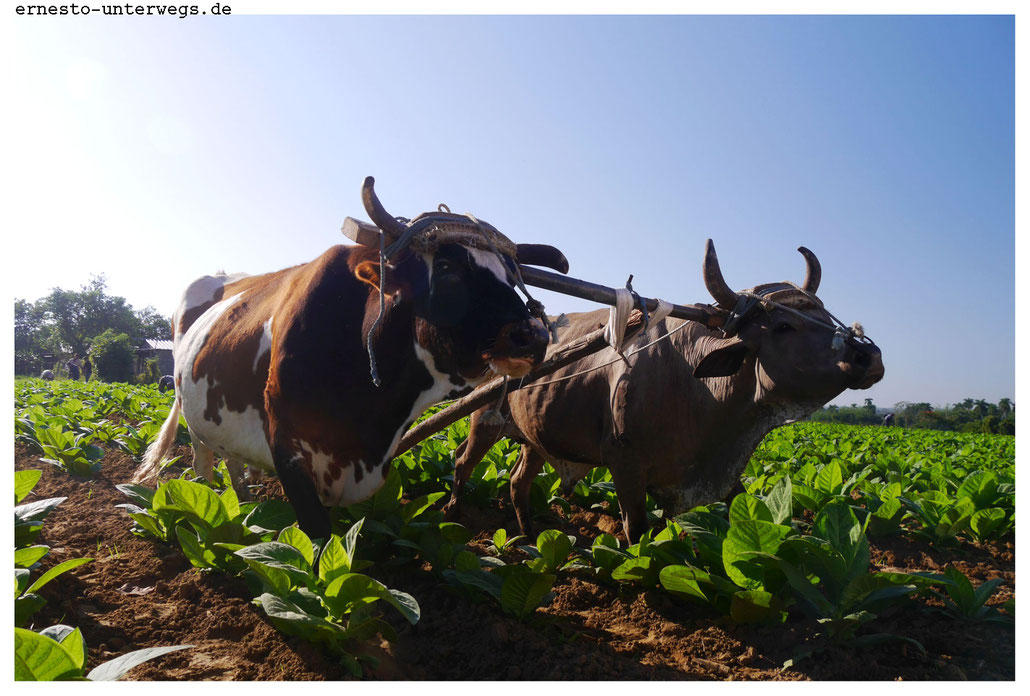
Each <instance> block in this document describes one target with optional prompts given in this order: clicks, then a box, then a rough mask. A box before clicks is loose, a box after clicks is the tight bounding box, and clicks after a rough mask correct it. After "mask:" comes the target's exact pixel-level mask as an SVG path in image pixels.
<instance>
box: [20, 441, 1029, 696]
mask: <svg viewBox="0 0 1030 696" xmlns="http://www.w3.org/2000/svg"><path fill="white" fill-rule="evenodd" d="M180 453H181V454H183V455H184V457H183V461H185V462H188V461H189V460H190V452H189V449H188V448H181V452H180ZM135 467H136V464H135V462H133V461H132V459H131V458H130V457H128V456H127V455H125V454H123V453H121V452H108V453H107V455H106V456H105V457H104V459H103V460H102V469H101V471H100V474H99V476H98V477H97V478H96V479H95V480H92V481H79V480H75V479H73V478H71V477H70V476H68V475H67V474H64V473H62V472H60V471H59V470H56V469H54V468H53V467H51V466H50V465H48V464H44V463H41V462H39V461H38V460H37V457H36V456H35V455H33V454H31V453H30V452H28V451H27V450H26V449H25V448H24V447H23V446H21V445H18V446H16V448H15V468H16V469H28V468H36V469H42V471H43V476H42V478H41V480H40V482H39V484H37V486H36V489H35V490H34V491H33V493H32V495H31V497H30V500H33V499H42V498H50V497H55V496H67V497H68V500H66V501H65V502H64V503H63V504H61V505H60V506H59V507H58V508H57V509H56V510H54V511H53V512H52V513H51V514H50V516H49V517H48V518H47V519H46V522H45V524H44V527H43V532H42V537H41V540H40V541H39V543H43V544H47V545H49V546H50V547H51V548H52V551H51V552H50V554H49V555H48V556H47V557H46V558H45V559H44V561H43V564H44V566H45V567H49V566H50V565H54V564H56V563H59V562H61V561H63V560H66V559H69V558H78V557H91V558H93V559H95V560H94V562H92V563H89V564H87V565H85V566H82V567H80V568H77V569H76V570H74V571H71V572H69V573H66V574H64V575H62V576H60V577H58V578H57V579H56V580H54V581H53V582H51V583H50V584H49V585H47V586H46V587H44V588H43V590H42V591H41V594H42V595H43V596H44V597H45V598H46V599H47V605H46V606H45V607H43V609H41V610H40V611H39V612H38V613H37V614H36V615H35V616H34V617H33V620H34V626H35V627H36V628H37V629H38V628H42V627H45V626H49V625H51V624H55V623H65V624H68V625H71V626H78V627H79V628H81V629H82V632H83V635H84V636H85V638H86V642H87V644H88V646H89V664H90V667H92V666H95V665H97V664H99V663H101V662H105V661H107V660H110V659H112V658H114V657H117V656H118V655H120V654H122V653H125V652H127V651H129V650H134V649H138V648H143V647H150V646H161V645H178V644H192V645H194V646H195V647H194V648H192V649H188V650H182V651H179V652H175V653H170V654H168V655H165V656H163V657H161V658H158V659H156V660H153V661H151V662H148V663H146V664H144V665H141V666H140V667H137V668H136V669H134V670H133V671H132V672H130V674H129V676H128V678H129V679H135V680H345V679H351V678H352V677H351V676H350V674H349V673H348V672H347V671H346V669H345V668H344V667H343V666H342V665H340V664H339V663H338V662H337V661H336V660H335V659H334V658H333V657H332V655H330V654H327V653H324V652H323V651H322V650H321V649H320V648H319V647H317V646H315V645H312V644H310V643H308V642H306V641H304V640H301V639H298V638H292V637H289V636H285V635H283V634H281V633H279V632H278V631H276V629H275V628H273V627H272V625H271V624H270V623H269V622H268V621H267V620H266V619H265V618H264V615H263V613H262V612H261V610H260V609H259V608H258V607H256V606H254V605H252V604H251V602H250V600H251V597H250V595H249V594H248V593H247V589H246V587H245V585H244V583H243V581H242V580H240V579H238V578H232V577H228V576H225V575H221V574H217V573H202V572H200V571H198V570H197V569H195V568H193V567H192V566H190V564H189V562H188V561H187V560H186V558H185V557H184V556H183V555H182V554H181V553H180V552H179V551H178V549H177V548H175V547H172V546H167V545H163V544H160V543H156V542H151V541H146V540H143V539H140V538H138V537H135V536H133V535H132V534H131V533H130V532H129V528H130V525H131V520H130V519H129V518H128V516H127V515H126V514H125V512H123V511H122V510H121V509H119V508H115V505H117V504H120V503H124V502H126V499H125V497H124V496H123V495H122V494H121V493H120V492H118V491H117V490H116V489H115V485H116V484H119V483H124V482H127V481H128V480H129V479H130V478H131V475H132V472H133V471H134V470H135ZM276 489H277V484H276V483H275V482H274V481H273V482H272V483H271V484H270V485H269V486H267V490H266V491H265V493H266V494H275V493H276ZM280 495H281V493H280ZM463 522H464V523H465V525H466V526H467V527H468V528H469V529H470V530H472V531H473V532H474V533H476V535H477V536H476V540H474V541H473V542H472V544H473V546H478V547H479V548H480V549H483V550H485V548H486V546H487V544H488V543H489V542H488V541H487V540H488V539H489V537H490V535H491V534H492V532H493V530H494V529H496V528H498V527H506V528H507V529H509V530H511V529H514V528H515V520H514V514H513V512H512V511H511V510H510V508H509V507H508V506H506V505H504V504H503V503H497V504H496V505H495V506H494V507H493V508H490V509H483V508H479V509H469V511H468V514H467V516H466V519H464V520H463ZM543 523H546V524H547V525H548V526H554V527H558V528H561V529H564V530H565V531H567V532H568V533H570V534H576V535H577V536H578V537H579V538H580V539H581V540H583V539H591V538H593V537H595V536H596V535H598V534H600V533H601V532H604V531H607V532H610V533H614V532H616V531H617V528H618V526H617V522H616V520H614V519H613V518H612V517H610V516H608V515H604V514H599V513H597V512H592V511H583V510H578V509H575V508H574V511H573V514H572V515H571V517H570V518H569V519H564V518H561V517H559V516H558V515H557V514H556V515H555V517H554V518H553V519H551V520H546V521H544V522H542V523H541V526H540V528H541V529H543V528H544V526H542V525H543ZM872 562H873V565H875V566H876V567H877V568H878V569H881V570H900V571H909V572H911V571H918V570H922V571H938V572H939V571H941V570H943V569H944V567H945V566H947V565H948V564H953V565H955V566H957V567H958V568H959V569H960V570H962V571H963V572H964V573H966V574H967V575H969V576H970V577H971V578H972V579H973V580H974V583H977V584H978V583H979V582H983V581H985V580H988V579H991V578H995V577H1000V578H1002V580H1003V582H1002V585H1001V589H1000V590H999V592H998V593H997V594H996V595H995V597H994V599H992V601H991V603H992V604H1001V603H1003V602H1004V601H1006V600H1007V599H1008V598H1010V597H1012V596H1013V592H1014V588H1015V546H1014V543H1013V541H1011V540H1010V541H1007V542H1004V543H997V544H987V545H972V544H962V545H961V546H960V547H958V548H954V549H945V548H936V547H934V546H931V545H928V544H926V543H923V542H919V541H913V540H910V539H905V538H892V539H887V540H874V541H873V549H872ZM366 572H369V573H370V574H371V575H373V576H375V577H377V578H378V579H380V580H381V581H383V582H384V583H386V585H387V586H388V587H393V588H397V589H401V590H404V591H405V592H408V593H410V594H412V595H413V596H414V597H415V598H416V599H417V600H418V601H419V604H420V605H421V607H422V619H421V621H420V622H419V623H418V624H417V625H415V626H410V625H408V624H407V623H406V622H405V621H404V620H403V619H401V618H400V617H399V616H398V615H397V614H395V613H393V612H392V611H391V612H390V613H388V614H387V615H386V616H385V617H384V618H386V619H387V620H388V621H390V622H391V623H392V624H393V625H394V626H395V627H396V628H397V631H398V638H397V640H396V641H394V642H393V643H385V642H383V643H381V644H378V645H371V646H369V648H368V654H369V655H371V656H373V657H375V658H377V659H378V666H377V667H376V668H375V669H369V670H368V671H367V672H366V674H365V675H364V677H365V678H367V679H420V680H569V679H574V680H611V679H618V680H627V679H635V680H966V679H976V680H988V679H989V680H1013V679H1015V631H1014V629H1013V628H1011V627H1007V626H1000V625H997V624H989V623H988V624H985V623H976V622H966V621H961V620H958V619H955V618H952V617H950V616H947V615H945V614H944V613H943V612H942V611H940V609H939V608H938V607H935V606H933V605H934V604H935V601H934V600H927V599H915V600H913V601H912V602H910V605H911V606H909V607H907V608H905V609H902V610H900V611H898V612H897V613H895V614H894V615H892V616H883V617H880V618H879V619H877V620H876V621H874V622H872V623H871V624H870V625H869V626H868V627H867V629H865V631H864V632H868V633H895V634H900V635H904V636H906V637H909V638H912V639H915V640H917V641H919V642H920V643H921V644H922V645H923V646H924V647H925V649H926V654H925V655H924V654H922V653H921V652H919V650H918V649H916V648H915V647H914V646H912V645H910V644H908V643H906V642H903V641H890V642H885V643H881V644H878V645H875V646H873V647H869V648H864V649H857V648H855V647H853V646H848V647H827V648H826V649H824V650H821V651H818V652H816V653H815V655H814V656H813V657H811V658H808V659H805V660H802V661H800V662H798V663H797V664H796V665H794V666H792V667H790V668H788V669H783V668H782V665H783V663H784V662H785V661H786V660H788V659H789V658H791V657H792V655H793V654H794V653H795V651H796V650H797V649H798V648H800V647H802V646H804V645H805V644H806V643H811V642H813V641H815V640H816V639H815V636H816V634H817V633H818V626H817V625H816V624H814V623H813V622H812V621H810V620H808V619H805V618H803V617H801V616H797V617H795V616H794V615H793V614H792V616H791V618H790V619H789V620H788V622H787V623H785V624H783V625H780V626H747V625H736V624H733V623H731V622H729V621H728V620H727V619H725V618H723V617H720V616H717V615H715V614H714V613H713V612H711V611H708V610H706V609H705V608H704V607H702V606H700V605H696V604H689V603H685V602H681V601H679V600H677V599H674V598H672V597H670V596H669V595H667V594H664V593H661V592H653V591H642V590H638V589H634V588H630V587H618V586H611V585H605V584H600V583H598V582H595V581H594V580H592V579H590V578H589V577H587V576H585V575H575V574H568V573H566V574H562V575H561V576H560V577H559V580H558V583H557V584H556V586H555V588H554V589H555V594H556V596H555V599H554V601H553V602H552V603H551V604H550V605H549V606H547V607H545V608H542V609H540V610H538V611H537V612H536V614H535V615H533V616H532V617H531V618H530V619H529V620H527V621H517V620H515V619H512V618H510V617H508V616H507V615H505V614H504V613H502V612H501V610H500V608H499V607H497V606H495V605H492V604H487V603H474V602H472V601H470V600H468V599H466V598H464V597H461V596H458V595H456V594H454V593H452V592H451V591H450V590H449V589H447V588H446V587H445V586H443V585H442V584H441V583H440V582H439V581H438V580H437V579H436V578H435V577H434V576H433V575H432V574H431V573H429V572H427V571H425V570H422V569H419V568H389V569H379V568H376V567H372V568H371V569H369V570H368V571H366ZM937 604H938V606H939V603H937Z"/></svg>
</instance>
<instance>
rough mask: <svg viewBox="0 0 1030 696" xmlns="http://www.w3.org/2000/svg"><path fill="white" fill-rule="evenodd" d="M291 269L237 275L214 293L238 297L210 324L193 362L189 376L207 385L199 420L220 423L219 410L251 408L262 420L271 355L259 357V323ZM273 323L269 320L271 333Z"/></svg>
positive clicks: (271, 309) (264, 319) (270, 309)
mask: <svg viewBox="0 0 1030 696" xmlns="http://www.w3.org/2000/svg"><path fill="white" fill-rule="evenodd" d="M291 270H293V269H286V270H285V271H279V272H277V273H269V274H266V275H261V276H251V277H248V278H243V279H241V280H238V281H236V282H235V283H229V284H228V285H226V286H225V287H224V288H222V289H221V290H220V291H219V293H218V297H225V298H230V297H233V296H235V295H239V294H240V293H242V294H243V296H242V297H241V298H240V299H239V300H237V302H236V304H234V305H233V306H232V307H230V308H229V310H228V311H227V312H226V313H224V314H223V315H222V316H220V317H219V318H218V320H217V321H216V322H215V323H214V324H213V325H212V326H211V329H210V331H209V333H208V336H207V339H206V340H205V341H204V345H203V347H202V348H201V349H200V351H199V352H198V353H197V357H196V359H195V360H194V361H193V374H192V377H193V380H194V381H199V380H201V379H206V380H207V385H208V391H207V405H206V407H205V409H204V418H205V419H207V420H209V421H211V422H213V423H215V424H216V425H219V424H220V423H221V421H222V419H221V416H220V415H219V411H221V409H222V408H227V409H229V410H230V411H234V412H237V413H243V412H244V411H246V410H247V409H248V408H255V409H257V410H258V411H259V412H260V414H261V419H262V422H266V420H267V417H266V415H265V409H264V404H265V398H264V392H265V382H266V381H267V378H268V368H269V362H270V359H271V353H270V352H266V353H265V354H264V355H261V356H260V357H259V356H258V351H259V350H260V349H261V340H262V337H263V335H264V324H265V323H266V322H267V321H268V319H269V318H270V317H271V316H272V315H273V314H274V313H275V310H276V297H277V296H278V294H279V292H280V291H281V288H282V286H283V281H284V277H285V276H288V274H289V272H290V271H291ZM275 324H276V321H275V320H273V322H272V331H273V333H274V331H275ZM255 361H256V363H257V365H256V368H255Z"/></svg>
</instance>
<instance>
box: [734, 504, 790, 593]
mask: <svg viewBox="0 0 1030 696" xmlns="http://www.w3.org/2000/svg"><path fill="white" fill-rule="evenodd" d="M792 531H793V530H792V529H791V528H790V527H787V526H786V525H781V524H774V523H772V522H765V521H762V520H741V521H739V522H736V523H734V524H731V525H730V529H729V531H728V532H727V533H726V540H725V541H723V544H722V558H723V567H724V569H725V570H726V575H727V576H728V577H729V579H730V580H732V581H733V582H735V583H737V585H739V586H740V587H742V588H744V589H751V590H761V589H763V587H764V583H763V577H764V569H763V566H762V564H761V563H760V562H758V561H755V560H752V559H751V556H752V554H754V553H764V554H775V553H776V552H777V551H778V550H779V548H780V543H782V542H783V540H784V539H786V538H787V536H788V535H790V534H791V533H792Z"/></svg>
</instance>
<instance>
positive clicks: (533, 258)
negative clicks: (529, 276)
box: [515, 244, 569, 273]
mask: <svg viewBox="0 0 1030 696" xmlns="http://www.w3.org/2000/svg"><path fill="white" fill-rule="evenodd" d="M515 257H516V258H517V259H518V261H519V263H524V264H528V265H530V266H544V267H546V268H553V269H554V270H556V271H558V272H559V273H568V272H569V260H568V259H566V258H565V254H563V253H561V251H559V250H558V249H556V248H554V247H553V246H551V245H550V244H516V245H515Z"/></svg>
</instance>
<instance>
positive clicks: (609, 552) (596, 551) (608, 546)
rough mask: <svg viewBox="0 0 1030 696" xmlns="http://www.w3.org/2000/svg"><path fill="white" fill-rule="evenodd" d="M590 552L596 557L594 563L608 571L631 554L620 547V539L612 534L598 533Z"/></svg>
mask: <svg viewBox="0 0 1030 696" xmlns="http://www.w3.org/2000/svg"><path fill="white" fill-rule="evenodd" d="M590 553H591V556H592V557H593V559H594V565H596V566H597V567H598V568H603V569H604V570H607V571H608V572H611V571H612V570H614V569H615V568H617V567H619V566H620V565H622V564H623V563H625V562H626V560H628V559H629V555H628V554H627V553H626V552H625V551H623V550H622V549H620V548H619V540H618V539H616V538H615V537H614V536H612V535H611V534H600V535H598V537H597V538H596V539H594V545H593V546H592V547H591V549H590Z"/></svg>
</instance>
